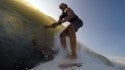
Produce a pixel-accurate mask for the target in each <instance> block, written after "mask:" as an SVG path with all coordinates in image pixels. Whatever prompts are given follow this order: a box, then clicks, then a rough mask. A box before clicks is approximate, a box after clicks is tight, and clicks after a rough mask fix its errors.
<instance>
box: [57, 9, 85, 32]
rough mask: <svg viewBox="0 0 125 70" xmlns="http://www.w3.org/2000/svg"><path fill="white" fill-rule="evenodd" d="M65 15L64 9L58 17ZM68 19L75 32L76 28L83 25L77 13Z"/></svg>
mask: <svg viewBox="0 0 125 70" xmlns="http://www.w3.org/2000/svg"><path fill="white" fill-rule="evenodd" d="M74 15H75V13H74ZM67 16H68V14H67V10H65V11H63V12H62V14H61V16H60V17H59V18H61V19H63V18H65V17H67ZM68 21H69V22H70V23H71V25H73V27H74V31H75V32H77V31H78V29H79V28H80V27H82V26H83V22H82V20H81V19H80V18H79V17H78V16H77V15H75V17H73V18H72V19H70V20H68Z"/></svg>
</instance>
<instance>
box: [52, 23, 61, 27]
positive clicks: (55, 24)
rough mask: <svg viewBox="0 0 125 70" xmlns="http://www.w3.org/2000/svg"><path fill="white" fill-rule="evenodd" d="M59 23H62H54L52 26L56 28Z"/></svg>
mask: <svg viewBox="0 0 125 70" xmlns="http://www.w3.org/2000/svg"><path fill="white" fill-rule="evenodd" d="M58 25H60V24H58V23H53V24H52V25H51V26H52V27H53V28H55V27H56V26H58Z"/></svg>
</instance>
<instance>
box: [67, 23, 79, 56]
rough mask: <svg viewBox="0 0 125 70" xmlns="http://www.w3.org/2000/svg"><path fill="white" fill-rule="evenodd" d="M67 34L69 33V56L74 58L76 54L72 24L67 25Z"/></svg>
mask: <svg viewBox="0 0 125 70" xmlns="http://www.w3.org/2000/svg"><path fill="white" fill-rule="evenodd" d="M68 34H69V38H70V44H71V46H70V47H71V50H72V52H71V56H70V57H71V58H76V57H77V54H76V34H75V31H74V30H73V26H72V25H71V26H69V27H68Z"/></svg>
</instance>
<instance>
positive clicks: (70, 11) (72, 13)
mask: <svg viewBox="0 0 125 70" xmlns="http://www.w3.org/2000/svg"><path fill="white" fill-rule="evenodd" d="M67 15H68V16H67V17H65V18H64V19H63V20H61V21H60V23H64V22H66V21H68V20H70V19H72V18H74V17H75V13H74V12H73V10H72V9H71V8H68V9H67Z"/></svg>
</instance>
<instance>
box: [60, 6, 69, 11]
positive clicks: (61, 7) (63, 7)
mask: <svg viewBox="0 0 125 70" xmlns="http://www.w3.org/2000/svg"><path fill="white" fill-rule="evenodd" d="M59 8H60V9H61V10H62V11H64V10H65V9H66V8H67V6H66V5H65V4H61V5H59Z"/></svg>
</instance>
